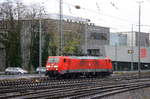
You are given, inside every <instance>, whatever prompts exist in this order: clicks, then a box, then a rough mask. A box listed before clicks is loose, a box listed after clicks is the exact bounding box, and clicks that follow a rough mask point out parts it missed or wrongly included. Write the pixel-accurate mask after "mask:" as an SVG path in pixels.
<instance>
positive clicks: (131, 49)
mask: <svg viewBox="0 0 150 99" xmlns="http://www.w3.org/2000/svg"><path fill="white" fill-rule="evenodd" d="M133 53H134V51H133V24H132V32H131V71H133Z"/></svg>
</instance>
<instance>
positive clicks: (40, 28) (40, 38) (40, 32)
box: [39, 15, 42, 67]
mask: <svg viewBox="0 0 150 99" xmlns="http://www.w3.org/2000/svg"><path fill="white" fill-rule="evenodd" d="M41 23H42V22H41V15H40V19H39V67H42V24H41Z"/></svg>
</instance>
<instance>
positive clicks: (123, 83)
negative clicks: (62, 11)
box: [0, 78, 150, 99]
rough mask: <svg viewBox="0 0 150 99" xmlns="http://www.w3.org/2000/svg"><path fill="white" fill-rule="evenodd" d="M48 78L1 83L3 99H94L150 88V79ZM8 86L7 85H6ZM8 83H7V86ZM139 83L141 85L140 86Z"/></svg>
mask: <svg viewBox="0 0 150 99" xmlns="http://www.w3.org/2000/svg"><path fill="white" fill-rule="evenodd" d="M123 79H126V78H120V79H118V78H115V79H114V78H112V79H110V78H109V79H106V78H104V79H100V78H85V79H63V80H55V79H48V78H36V79H35V78H34V79H22V80H17V81H15V80H12V81H3V82H0V98H12V99H14V98H16V99H21V98H40V99H41V98H43V99H45V98H70V99H76V98H85V99H87V98H93V99H96V98H97V97H103V96H105V95H112V94H116V93H119V92H124V91H128V90H134V89H138V88H144V87H149V86H150V79H149V78H147V79H137V78H135V79H133V78H128V79H127V80H123ZM4 82H5V83H4ZM6 82H7V83H6ZM137 82H138V83H137Z"/></svg>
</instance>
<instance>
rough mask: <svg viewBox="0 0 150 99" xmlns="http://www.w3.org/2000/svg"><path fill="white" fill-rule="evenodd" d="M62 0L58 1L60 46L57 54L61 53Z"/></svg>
mask: <svg viewBox="0 0 150 99" xmlns="http://www.w3.org/2000/svg"><path fill="white" fill-rule="evenodd" d="M62 2H63V1H62V0H60V1H59V14H60V15H59V33H60V39H59V41H60V48H59V55H62V54H63V32H62Z"/></svg>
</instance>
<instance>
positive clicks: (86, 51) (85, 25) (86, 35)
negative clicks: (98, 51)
mask: <svg viewBox="0 0 150 99" xmlns="http://www.w3.org/2000/svg"><path fill="white" fill-rule="evenodd" d="M87 24H88V23H87V22H86V23H85V55H87Z"/></svg>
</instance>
